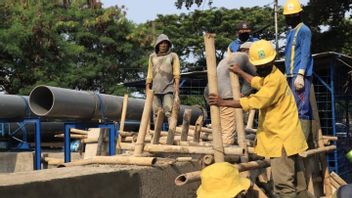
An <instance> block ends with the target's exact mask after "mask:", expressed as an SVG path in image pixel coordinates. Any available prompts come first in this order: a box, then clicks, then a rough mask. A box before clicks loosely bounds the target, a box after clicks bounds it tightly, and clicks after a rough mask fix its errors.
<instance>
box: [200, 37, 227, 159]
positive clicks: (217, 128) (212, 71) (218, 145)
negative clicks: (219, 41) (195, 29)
mask: <svg viewBox="0 0 352 198" xmlns="http://www.w3.org/2000/svg"><path fill="white" fill-rule="evenodd" d="M214 38H215V34H210V33H205V35H204V44H205V54H206V62H207V71H208V72H207V74H208V86H209V93H214V94H218V85H217V82H218V81H217V76H216V57H215V41H214V40H215V39H214ZM210 114H211V127H212V134H213V147H214V157H215V162H223V161H224V146H223V144H222V137H221V134H222V133H221V124H220V109H219V107H218V106H215V105H212V106H210Z"/></svg>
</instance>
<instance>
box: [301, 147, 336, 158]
mask: <svg viewBox="0 0 352 198" xmlns="http://www.w3.org/2000/svg"><path fill="white" fill-rule="evenodd" d="M335 149H336V146H335V145H331V146H326V147H322V148H316V149H310V150H308V151H305V152H303V153H300V154H299V156H301V157H304V158H306V157H309V156H311V155H314V154H317V153H325V152H329V151H332V150H335Z"/></svg>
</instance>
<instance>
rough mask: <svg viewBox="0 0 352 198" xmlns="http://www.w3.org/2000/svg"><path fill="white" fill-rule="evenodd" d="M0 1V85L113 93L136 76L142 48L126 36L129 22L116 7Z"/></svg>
mask: <svg viewBox="0 0 352 198" xmlns="http://www.w3.org/2000/svg"><path fill="white" fill-rule="evenodd" d="M70 2H71V4H70V5H69V6H63V5H62V1H58V2H53V1H50V0H41V1H37V2H36V1H27V2H26V3H25V4H23V3H21V1H14V0H7V1H2V2H1V3H0V20H1V21H2V23H1V24H0V85H3V86H4V87H5V89H6V91H7V92H9V93H12V94H28V93H29V91H30V90H31V89H32V88H33V87H34V86H36V85H39V84H46V85H53V86H60V87H67V88H73V89H84V90H98V91H101V92H104V93H109V94H113V93H117V92H118V91H119V90H120V89H121V88H120V87H119V86H117V84H118V83H121V82H123V81H124V80H125V79H126V78H137V77H138V75H139V73H138V71H139V68H140V67H141V64H140V62H139V58H136V57H139V56H140V57H144V53H145V52H144V51H143V50H142V49H141V48H139V43H138V42H137V41H135V40H133V39H130V38H129V35H130V34H132V32H133V29H134V26H135V25H134V24H133V23H131V22H129V21H128V20H127V19H126V18H125V16H124V11H123V10H121V9H120V8H118V7H112V8H108V9H103V8H95V9H90V8H88V6H86V2H87V1H86V0H76V1H70Z"/></svg>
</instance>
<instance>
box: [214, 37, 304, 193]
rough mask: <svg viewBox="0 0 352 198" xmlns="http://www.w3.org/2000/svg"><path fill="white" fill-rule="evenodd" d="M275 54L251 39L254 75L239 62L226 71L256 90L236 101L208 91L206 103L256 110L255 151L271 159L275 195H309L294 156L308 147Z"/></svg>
mask: <svg viewBox="0 0 352 198" xmlns="http://www.w3.org/2000/svg"><path fill="white" fill-rule="evenodd" d="M275 57H276V51H275V49H274V48H273V46H272V44H271V43H270V42H268V41H265V40H260V41H256V42H254V43H253V44H252V46H251V47H250V49H249V61H250V62H251V63H252V64H253V65H255V66H256V68H257V74H258V76H255V77H254V76H251V75H249V74H247V73H245V72H244V71H243V70H241V68H240V67H239V65H233V66H232V67H230V71H232V72H234V73H237V74H239V75H240V76H241V77H243V78H244V79H245V80H246V81H247V82H249V83H250V84H251V86H252V87H253V88H255V89H257V90H258V91H257V92H256V93H255V94H252V95H250V96H248V97H243V98H241V99H240V100H223V99H222V98H220V97H219V96H217V95H216V94H210V96H209V104H210V105H217V106H227V107H234V108H242V109H243V110H245V111H248V110H250V109H259V126H258V130H257V140H256V146H255V152H256V153H257V154H258V155H260V156H264V157H270V158H271V167H272V176H273V182H274V190H275V192H276V194H278V195H279V197H310V196H308V193H307V185H306V182H305V179H304V172H303V163H302V159H301V158H300V157H299V156H298V153H301V152H303V151H305V150H306V149H307V148H308V147H307V143H306V140H305V137H304V134H303V131H302V128H301V125H300V122H299V119H298V113H297V107H296V103H295V99H294V97H293V94H292V91H291V89H290V87H289V86H288V84H287V81H286V78H285V76H284V75H283V74H282V73H281V71H280V70H279V69H277V68H276V67H275V65H274V59H275ZM300 195H303V196H300Z"/></svg>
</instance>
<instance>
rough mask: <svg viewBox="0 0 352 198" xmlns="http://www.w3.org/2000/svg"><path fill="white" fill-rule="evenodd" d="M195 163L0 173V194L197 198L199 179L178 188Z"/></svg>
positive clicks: (105, 166) (34, 196)
mask: <svg viewBox="0 0 352 198" xmlns="http://www.w3.org/2000/svg"><path fill="white" fill-rule="evenodd" d="M194 170H199V165H198V163H195V162H193V163H191V162H187V163H178V164H176V165H169V166H164V167H142V166H111V165H109V166H108V165H94V166H85V167H82V166H81V167H68V168H56V169H46V170H41V171H30V172H20V173H7V174H0V197H26V198H38V197H50V198H56V197H60V198H61V197H73V198H74V197H92V198H95V197H96V198H98V197H99V198H109V197H119V198H135V197H136V198H137V197H145V198H153V197H155V198H156V197H158V198H166V197H171V198H172V197H175V198H178V197H196V195H195V192H196V189H197V187H198V186H199V182H195V183H192V184H188V185H185V186H183V187H177V186H175V184H174V179H175V178H176V176H178V175H179V174H181V173H185V172H190V171H194Z"/></svg>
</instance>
